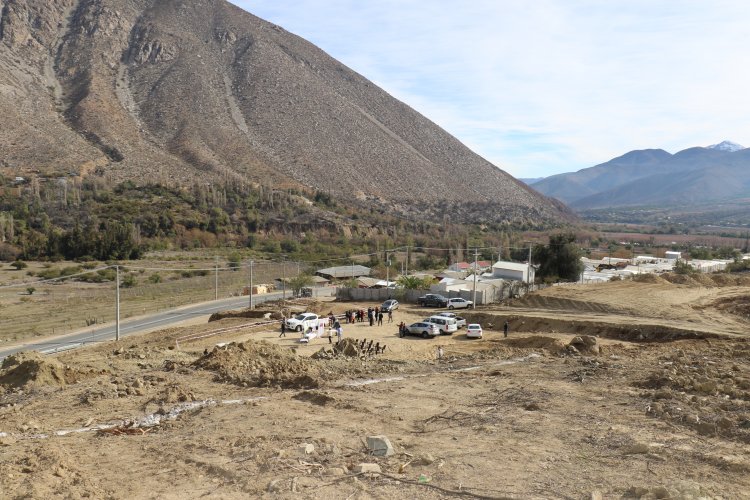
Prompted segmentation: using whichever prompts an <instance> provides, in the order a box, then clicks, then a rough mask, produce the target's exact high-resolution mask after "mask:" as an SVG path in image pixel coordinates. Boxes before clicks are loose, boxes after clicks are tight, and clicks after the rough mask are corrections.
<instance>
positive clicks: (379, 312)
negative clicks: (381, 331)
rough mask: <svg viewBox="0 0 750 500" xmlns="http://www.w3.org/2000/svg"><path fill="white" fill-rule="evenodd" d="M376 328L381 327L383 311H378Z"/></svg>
mask: <svg viewBox="0 0 750 500" xmlns="http://www.w3.org/2000/svg"><path fill="white" fill-rule="evenodd" d="M378 326H383V311H378Z"/></svg>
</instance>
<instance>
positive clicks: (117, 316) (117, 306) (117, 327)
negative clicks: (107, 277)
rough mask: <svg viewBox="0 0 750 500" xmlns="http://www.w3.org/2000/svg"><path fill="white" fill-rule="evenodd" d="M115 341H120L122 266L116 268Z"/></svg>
mask: <svg viewBox="0 0 750 500" xmlns="http://www.w3.org/2000/svg"><path fill="white" fill-rule="evenodd" d="M115 340H116V341H117V342H119V341H120V266H115Z"/></svg>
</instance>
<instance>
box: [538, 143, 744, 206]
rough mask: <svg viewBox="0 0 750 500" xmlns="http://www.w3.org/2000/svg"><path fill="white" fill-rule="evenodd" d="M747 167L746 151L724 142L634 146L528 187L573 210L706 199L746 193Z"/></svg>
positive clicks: (731, 197)
mask: <svg viewBox="0 0 750 500" xmlns="http://www.w3.org/2000/svg"><path fill="white" fill-rule="evenodd" d="M748 166H750V149H746V148H743V147H742V146H740V145H739V144H736V143H732V142H730V141H724V142H722V143H719V144H715V145H712V146H708V147H692V148H687V149H684V150H682V151H678V152H677V153H675V154H670V153H668V152H666V151H664V150H662V149H650V150H635V151H631V152H629V153H626V154H625V155H622V156H619V157H617V158H614V159H612V160H610V161H608V162H605V163H602V164H599V165H596V166H594V167H589V168H586V169H582V170H579V171H577V172H571V173H564V174H558V175H555V176H551V177H547V178H545V179H543V180H541V181H539V182H536V183H534V184H533V185H532V187H533V188H534V189H536V190H538V191H540V192H541V193H544V194H546V195H547V196H553V197H556V198H558V199H560V200H561V201H563V202H565V203H567V204H568V205H569V206H571V207H572V208H574V209H594V208H607V207H626V206H649V205H665V204H667V205H680V204H685V203H706V202H712V201H726V200H731V199H736V198H742V197H746V196H747V193H748V192H749V191H748V189H750V173H746V172H745V171H746V170H748V169H747V167H748Z"/></svg>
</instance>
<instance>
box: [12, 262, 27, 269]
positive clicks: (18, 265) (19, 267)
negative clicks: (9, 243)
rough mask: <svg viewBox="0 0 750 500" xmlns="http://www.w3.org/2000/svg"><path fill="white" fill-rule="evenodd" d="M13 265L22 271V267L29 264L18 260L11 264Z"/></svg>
mask: <svg viewBox="0 0 750 500" xmlns="http://www.w3.org/2000/svg"><path fill="white" fill-rule="evenodd" d="M11 267H15V268H16V271H20V270H21V269H26V268H27V267H29V265H28V264H27V263H25V262H24V261H22V260H17V261H15V262H13V263H12V264H11Z"/></svg>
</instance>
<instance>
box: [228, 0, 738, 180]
mask: <svg viewBox="0 0 750 500" xmlns="http://www.w3.org/2000/svg"><path fill="white" fill-rule="evenodd" d="M232 2H233V3H235V4H236V5H238V6H240V7H242V8H243V9H245V10H247V11H248V12H250V13H252V14H254V15H256V16H258V17H261V18H263V19H265V20H267V21H270V22H272V23H275V24H278V25H279V26H281V27H283V28H285V29H286V30H288V31H290V32H292V33H294V34H296V35H299V36H301V37H302V38H305V39H306V40H308V41H310V42H312V43H314V44H315V45H317V46H318V47H320V48H321V49H323V50H325V51H326V52H327V53H328V54H330V55H331V56H333V57H334V58H336V59H338V60H339V61H341V62H342V63H344V64H345V65H347V66H349V67H350V68H352V69H353V70H355V71H357V72H358V73H360V74H362V75H363V76H365V77H366V78H368V79H369V80H371V81H373V82H374V83H375V84H377V85H378V86H380V87H381V88H383V89H384V90H385V91H387V92H388V93H390V94H391V95H393V96H394V97H396V98H397V99H399V100H401V101H404V102H405V103H407V104H408V105H410V106H411V107H413V108H414V109H416V110H417V111H419V112H420V113H422V114H423V115H425V116H427V117H428V118H430V119H431V120H432V121H434V122H435V123H437V124H438V125H440V126H441V127H443V128H444V129H446V130H447V131H448V132H450V133H451V134H453V135H454V136H456V137H457V138H458V139H459V140H461V141H462V142H463V143H464V144H466V145H467V146H468V147H470V148H471V149H472V150H474V151H475V152H476V153H478V154H480V155H481V156H483V157H484V158H486V159H487V160H489V161H491V162H492V163H494V164H495V165H497V166H498V167H500V168H502V169H503V170H505V171H506V172H508V173H510V174H511V175H513V176H515V177H522V178H532V177H545V176H548V175H552V174H556V173H562V172H570V171H575V170H579V169H581V168H586V167H590V166H593V165H596V164H599V163H603V162H606V161H608V160H610V159H612V158H614V157H617V156H620V155H622V154H625V153H627V152H628V151H631V150H634V149H647V148H661V149H665V150H667V151H669V152H670V153H675V152H677V151H680V150H682V149H686V148H688V147H693V146H708V145H710V144H715V143H719V142H721V141H723V140H731V141H734V142H737V143H740V144H742V145H744V146H750V119H748V115H749V112H750V36H747V33H748V26H750V2H748V1H747V0H711V1H708V0H533V1H524V0H464V1H456V0H453V1H451V0H378V1H374V0H232Z"/></svg>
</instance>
